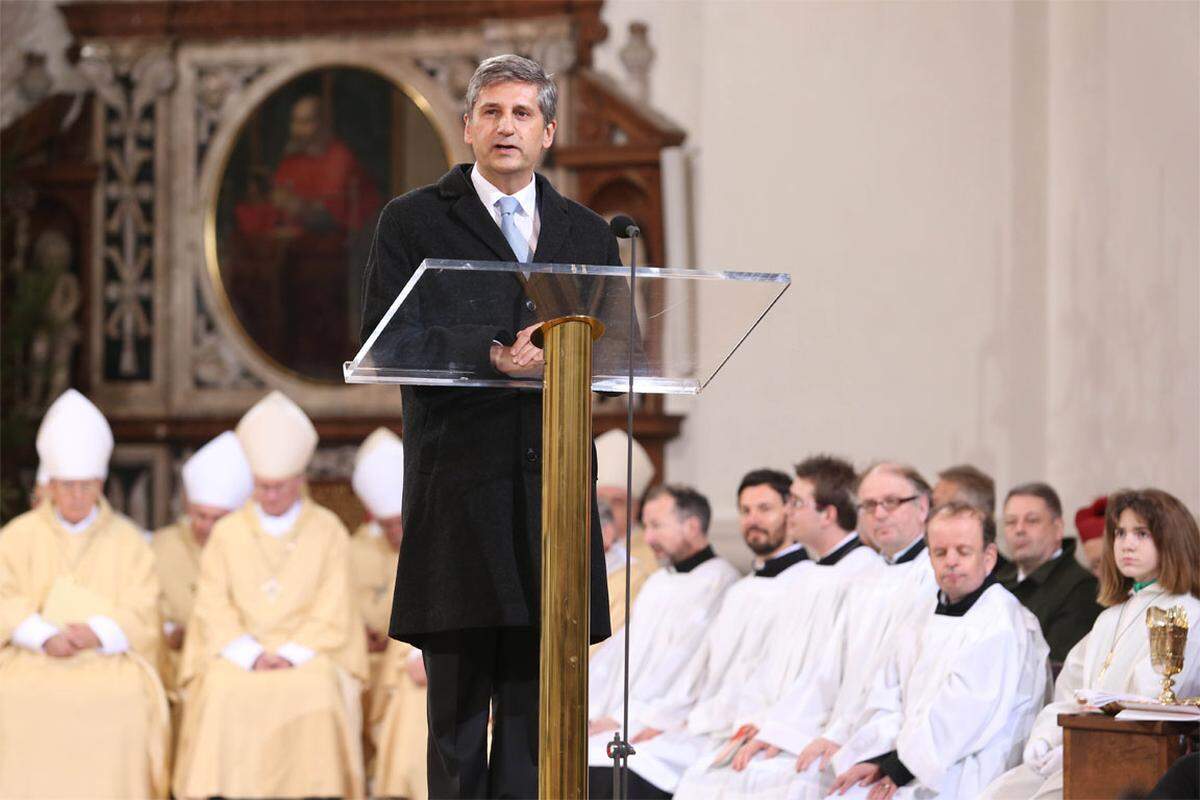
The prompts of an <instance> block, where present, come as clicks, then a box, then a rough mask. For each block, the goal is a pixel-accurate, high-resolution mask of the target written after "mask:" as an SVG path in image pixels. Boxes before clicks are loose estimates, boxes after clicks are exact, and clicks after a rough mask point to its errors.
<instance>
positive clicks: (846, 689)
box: [686, 462, 936, 798]
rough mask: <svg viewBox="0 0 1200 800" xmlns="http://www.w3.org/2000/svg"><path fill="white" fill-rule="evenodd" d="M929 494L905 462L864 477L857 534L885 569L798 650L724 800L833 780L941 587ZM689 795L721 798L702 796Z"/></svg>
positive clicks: (738, 761) (858, 586)
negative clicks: (910, 629) (833, 767)
mask: <svg viewBox="0 0 1200 800" xmlns="http://www.w3.org/2000/svg"><path fill="white" fill-rule="evenodd" d="M930 491H931V490H930V488H929V484H928V483H927V482H926V481H925V479H924V478H922V477H921V474H920V473H919V472H917V471H916V469H914V468H913V467H910V466H908V465H906V464H899V463H895V462H880V463H878V464H875V465H873V466H871V467H870V468H868V469H867V471H866V472H865V473H864V474H863V475H862V478H861V479H860V480H859V482H858V500H859V502H858V508H857V512H858V520H857V522H858V530H859V531H860V532H861V533H862V535H863V538H864V539H866V538H869V539H870V540H871V541H873V542H874V543H875V544H876V545H877V547H878V548H879V554H880V556H882V558H883V562H884V564H885V565H886V566H884V567H883V568H881V569H878V570H875V571H871V572H866V573H863V574H861V575H859V576H856V577H855V578H854V579H852V580H851V581H850V582H848V583H847V585H846V588H845V597H844V599H843V600H842V601H841V603H840V604H839V605H838V607H837V613H836V614H835V618H834V625H833V627H832V630H828V629H821V630H819V631H815V632H813V633H810V635H809V637H808V639H807V641H805V642H803V643H802V644H800V645H795V644H793V647H803V648H805V649H806V651H805V652H804V653H803V655H804V658H803V659H801V661H802V663H803V664H804V666H803V668H802V669H800V670H799V671H797V672H794V673H792V674H791V675H790V676H789V677H790V682H789V683H788V686H787V687H786V689H785V690H784V691H782V692H781V693H780V695H779V699H778V700H777V702H775V703H774V704H773V705H771V706H770V707H769V708H768V709H766V710H765V711H764V712H762V713H761V715H760V719H761V720H762V722H761V725H760V727H761V730H760V731H759V732H758V733H757V735H756V737H755V739H754V740H752V741H751V742H750V743H749V744H747V745H746V746H745V747H744V748H743V749H742V752H740V753H739V754H738V756H737V757H735V759H734V762H733V769H734V771H736V772H740V773H742V775H741V777H740V778H739V779H738V780H736V781H735V780H730V781H728V782H727V783H726V784H724V785H723V788H722V790H721V792H720V793H719V796H720V797H722V798H733V797H758V796H768V795H769V794H771V793H779V796H781V797H782V796H787V797H791V796H794V795H793V792H806V791H808V792H815V791H816V788H815V787H819V786H820V785H821V783H822V781H825V782H826V783H827V782H828V780H829V779H830V778H831V777H832V776H831V775H829V774H827V773H826V770H827V769H828V765H829V762H830V760H831V759H832V758H833V755H834V754H835V753H836V752H837V751H838V749H839V748H840V747H841V744H842V743H843V742H845V741H846V740H847V739H848V738H849V736H850V734H851V733H853V730H854V724H855V722H856V720H857V718H858V716H859V714H860V713H861V712H862V710H863V708H864V707H865V706H866V702H867V699H868V694H869V690H870V686H871V681H872V679H873V678H874V676H875V675H876V674H877V673H878V672H879V671H880V670H881V669H883V668H884V666H885V665H886V658H887V656H888V654H889V653H890V652H891V651H892V650H893V649H894V646H895V644H896V638H895V637H896V632H897V631H898V630H900V629H901V628H902V626H903V624H904V621H905V620H906V619H908V618H909V616H910V615H911V614H912V613H913V611H914V609H915V608H917V605H918V604H919V603H920V602H922V601H923V600H927V599H928V598H929V597H931V596H932V595H933V592H934V591H935V588H936V582H935V580H934V574H933V568H932V566H931V565H930V561H929V558H928V556H927V555H926V553H925V540H924V533H925V519H926V517H927V516H928V514H929V497H930ZM686 796H687V797H689V798H692V797H716V796H718V795H717V794H713V793H710V792H708V791H706V790H698V791H696V792H694V793H689V794H687V795H686Z"/></svg>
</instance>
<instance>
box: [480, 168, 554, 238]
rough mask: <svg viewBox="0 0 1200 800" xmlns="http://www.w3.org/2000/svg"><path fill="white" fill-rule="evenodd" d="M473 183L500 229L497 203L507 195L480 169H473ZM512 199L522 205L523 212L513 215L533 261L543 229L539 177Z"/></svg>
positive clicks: (532, 179) (481, 200) (534, 178)
mask: <svg viewBox="0 0 1200 800" xmlns="http://www.w3.org/2000/svg"><path fill="white" fill-rule="evenodd" d="M471 183H473V184H475V192H476V193H477V194H478V195H479V201H480V202H481V203H483V207H484V208H486V209H487V211H488V214H490V215H491V217H492V220H493V221H494V222H495V223H496V227H500V209H499V208H498V207H497V206H496V202H497V201H498V200H499V199H500V198H501V197H505V196H506V195H505V194H504V192H502V191H500V190H499V189H497V188H496V187H495V186H493V185H492V184H491V183H489V182H488V179H487V178H485V177H483V175H482V174H480V172H479V169H478V168H477V167H474V166H472V167H471ZM512 197H515V198H516V199H517V202H518V203H520V204H521V210H520V211H517V212H516V213H515V214H513V222H515V223H516V225H517V231H519V232H520V234H521V235H522V236H524V237H525V240H526V241H528V242H529V260H530V261H532V260H533V254H534V253H535V252H536V251H537V242H538V233H539V232H540V231H541V229H542V219H541V215H540V214H538V210H537V177H536V176H535V177H533V178H530V179H529V185H527V186H526V187H525V188H524V189H521V190H520V191H518V192H516V193H515V194H513V195H512Z"/></svg>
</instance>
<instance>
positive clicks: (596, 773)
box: [591, 457, 878, 798]
mask: <svg viewBox="0 0 1200 800" xmlns="http://www.w3.org/2000/svg"><path fill="white" fill-rule="evenodd" d="M854 481H855V475H854V469H853V468H852V467H851V466H850V465H849V464H847V463H845V462H843V461H839V460H838V459H832V458H827V457H818V458H813V459H809V460H807V461H805V462H804V463H803V464H800V465H799V466H798V467H797V478H796V480H795V481H793V480H792V479H790V478H789V477H788V476H787V475H786V474H784V473H782V472H777V471H775V470H765V469H760V470H754V471H752V472H750V473H748V474H747V475H746V476H745V477H743V478H742V481H741V484H740V486H739V487H738V493H737V501H738V516H739V520H740V522H741V528H742V537H743V539H744V541H745V542H746V545H747V546H748V547H749V548H750V549H751V550H752V551H753V552H754V554H755V561H754V570H753V572H752V573H751V574H749V575H747V576H745V577H743V578H742V579H741V580H739V581H738V582H736V583H735V584H734V585H733V586H731V587H730V588H729V590H728V591H727V592H726V593H725V596H724V598H723V599H722V601H721V607H720V610H719V611H718V613H717V616H716V619H715V620H714V621H713V624H712V625H711V626H710V627H709V629H708V631H707V632H706V633H705V635H704V639H703V640H702V642H701V643H700V646H699V648H697V650H696V652H695V653H694V654H693V656H692V657H691V658H690V660H689V661H688V664H687V666H686V667H685V668H684V670H683V672H682V673H681V675H680V677H679V678H678V680H676V681H675V683H674V685H673V686H672V687H671V688H670V690H669V691H668V692H667V693H666V694H664V695H662V696H660V697H653V698H650V699H648V700H647V701H645V702H642V703H638V704H636V705H633V706H631V708H630V726H631V727H630V730H631V733H632V734H633V736H632V739H631V744H632V745H633V746H634V748H635V749H636V750H637V752H636V754H635V755H634V756H633V757H632V758H630V760H629V768H630V770H631V772H632V773H633V774H632V775H631V776H630V789H629V796H630V797H631V798H637V797H669V796H670V795H671V794H672V793H673V792H675V791H676V787H677V786H678V784H679V780H680V778H681V776H682V775H683V773H684V772H685V771H686V770H687V769H688V768H689V767H691V766H692V764H693V763H695V762H697V761H698V760H699V759H700V758H701V757H702V756H703V755H704V754H705V753H707V752H709V751H711V750H713V749H719V748H720V747H721V746H723V745H724V744H725V742H726V741H727V740H728V739H729V737H730V736H731V735H732V733H733V727H734V724H735V719H736V716H737V709H738V707H739V702H738V701H739V699H740V697H741V694H742V689H743V688H744V686H745V684H746V682H747V681H748V680H750V679H751V677H752V676H753V674H754V672H755V670H756V668H757V667H758V665H760V664H761V663H762V662H763V661H764V660H765V659H766V658H767V657H768V655H769V653H770V651H771V649H772V648H773V647H774V646H775V645H776V644H777V641H776V636H775V633H774V630H775V627H774V626H775V624H776V623H777V620H778V618H779V617H780V615H787V616H789V617H790V616H796V615H800V616H805V617H808V615H809V614H810V613H812V612H813V611H814V609H816V608H819V607H823V606H822V604H821V603H818V602H817V601H818V600H819V599H821V596H822V594H823V593H824V591H826V590H828V589H829V586H828V584H826V583H825V582H824V581H823V580H822V578H824V577H832V576H833V575H834V574H838V573H840V572H841V571H842V570H843V569H850V570H853V569H854V567H853V565H854V564H855V562H860V563H866V564H870V563H873V562H877V561H878V557H877V556H876V555H875V554H874V553H872V552H871V551H870V550H869V549H867V548H865V547H862V546H861V543H859V542H858V539H857V537H856V536H855V535H854V533H853V529H854V502H853V494H852V492H853V488H854ZM804 486H806V487H807V488H806V489H804V488H801V487H804ZM818 487H819V488H818ZM803 491H807V494H806V498H807V500H808V501H812V499H813V493H814V491H816V492H817V493H818V497H820V501H819V502H818V504H819V505H820V509H819V510H818V509H815V508H810V509H809V510H810V511H813V512H814V513H813V516H814V517H815V518H816V519H818V520H821V521H822V522H823V523H824V524H822V525H820V527H821V528H822V529H823V535H822V536H806V535H805V532H806V530H801V528H803V527H804V526H803V524H802V523H803V521H804V520H801V519H800V518H799V516H800V515H797V514H795V513H794V511H795V509H796V508H797V506H800V505H801V504H803V503H804V498H801V497H800V496H799V495H798V494H797V492H803ZM795 523H801V525H800V526H799V527H798V526H797V525H796V524H795ZM842 525H846V526H848V527H849V530H846V529H845V528H843V527H842ZM798 540H801V541H803V543H801V541H798ZM809 548H811V551H812V552H813V554H814V555H815V556H816V560H815V561H814V560H812V559H810V558H809V556H808V549H809ZM821 573H825V574H821ZM802 624H803V623H801V625H802ZM610 776H611V768H601V767H592V774H591V777H592V786H593V794H602V793H604V792H608V791H611V783H610V781H611V777H610Z"/></svg>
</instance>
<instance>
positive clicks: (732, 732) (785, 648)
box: [631, 456, 880, 798]
mask: <svg viewBox="0 0 1200 800" xmlns="http://www.w3.org/2000/svg"><path fill="white" fill-rule="evenodd" d="M856 481H857V476H856V475H855V473H854V468H853V467H852V466H851V465H850V464H848V463H847V462H845V461H843V460H841V459H837V458H833V457H830V456H814V457H812V458H809V459H807V460H805V461H804V462H802V463H800V464H798V465H797V466H796V477H795V479H794V480H792V481H791V485H790V486H789V489H788V501H787V509H788V513H787V529H788V535H789V537H791V538H792V539H794V540H795V541H797V542H798V543H800V544H802V545H803V547H804V549H805V551H806V552H807V553H808V556H809V559H810V560H806V561H803V562H802V563H800V564H799V565H797V566H794V567H792V568H790V569H788V570H787V571H786V572H784V573H783V574H782V575H780V577H779V578H778V580H777V581H775V582H774V583H775V586H774V587H772V588H773V589H774V591H773V592H772V593H771V594H769V595H763V596H761V597H759V598H757V604H756V606H755V607H748V606H743V607H741V608H735V609H732V611H733V612H734V613H731V614H729V615H728V616H729V617H730V619H729V623H728V624H729V629H730V630H731V631H733V632H738V631H741V630H743V629H744V630H746V631H747V632H746V633H741V637H742V640H743V641H744V642H746V643H745V644H742V645H739V647H738V650H737V660H736V662H735V663H734V664H733V668H732V669H731V668H728V667H725V666H724V665H720V664H718V665H716V666H715V667H714V666H710V668H709V671H710V674H713V675H716V676H718V679H717V681H716V682H717V683H718V689H717V691H716V692H715V693H714V694H713V695H712V696H709V697H705V698H703V699H702V700H701V701H700V702H698V703H697V704H696V707H695V708H693V709H692V710H691V712H690V713H689V714H688V717H687V720H686V730H687V731H688V732H689V733H691V734H692V735H694V736H695V737H696V738H697V739H698V740H699V743H700V744H701V745H703V747H702V749H699V750H698V751H694V752H695V755H694V758H693V760H692V762H691V763H690V764H688V765H686V767H687V768H686V773H685V774H684V775H683V776H682V779H681V780H680V783H679V785H678V788H677V792H676V793H677V794H678V795H679V796H680V797H713V798H716V797H723V796H725V794H727V793H728V792H730V791H735V792H736V791H738V787H739V786H740V784H741V781H742V776H741V775H740V774H738V772H737V771H735V770H734V769H729V768H728V767H729V766H730V761H731V759H732V758H734V754H735V753H737V752H738V750H739V748H740V747H741V746H743V745H744V744H745V743H746V742H747V741H749V740H752V739H753V740H754V741H755V742H757V739H755V738H754V737H755V736H756V735H757V734H758V730H759V726H760V725H762V724H763V718H762V716H761V715H762V712H763V711H764V709H767V708H770V707H771V706H772V704H773V703H775V702H777V701H778V699H779V697H780V695H781V694H782V693H783V692H784V691H785V690H786V689H787V688H788V687H789V686H790V685H791V683H790V682H791V680H792V678H793V676H794V674H795V670H797V669H798V668H799V667H800V666H801V665H803V664H804V663H805V661H806V659H807V658H809V657H811V658H814V659H816V660H818V661H821V662H822V663H836V661H837V659H836V654H835V653H829V652H827V648H826V647H825V645H826V644H827V641H828V638H827V635H828V634H829V633H830V632H832V631H833V630H834V628H835V620H836V618H837V615H838V607H839V605H840V603H841V600H842V598H843V597H844V596H845V595H846V592H847V591H849V587H853V586H854V585H855V582H856V580H857V579H858V578H859V577H860V576H862V575H864V574H868V573H870V572H872V571H874V570H877V569H879V568H880V566H879V557H878V556H877V555H876V554H875V553H874V552H873V551H871V550H870V549H869V548H867V547H863V546H862V543H861V542H860V541H859V539H858V536H857V534H855V532H854V529H855V527H856V525H857V514H856V511H855V506H854V485H855V483H856ZM776 560H778V558H777V559H776ZM770 564H771V562H770V561H768V562H767V563H766V564H765V565H764V568H769V567H770ZM732 597H733V595H731V598H732ZM730 602H731V600H730V599H728V598H727V600H726V605H727V606H728V605H729V603H730ZM722 613H723V616H724V610H723V612H722ZM751 634H757V635H756V637H755V638H750V637H751ZM729 635H730V634H726V636H729ZM735 641H736V638H735ZM814 677H815V676H814ZM650 744H653V742H651V743H650ZM635 746H636V745H635ZM643 749H644V748H643ZM635 758H636V757H635ZM631 763H636V762H635V761H631Z"/></svg>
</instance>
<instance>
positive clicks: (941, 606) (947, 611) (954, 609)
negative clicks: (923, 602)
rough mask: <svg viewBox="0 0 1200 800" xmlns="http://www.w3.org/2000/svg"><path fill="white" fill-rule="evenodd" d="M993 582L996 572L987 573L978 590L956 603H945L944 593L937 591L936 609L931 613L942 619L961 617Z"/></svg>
mask: <svg viewBox="0 0 1200 800" xmlns="http://www.w3.org/2000/svg"><path fill="white" fill-rule="evenodd" d="M995 582H996V570H992V571H991V572H989V573H988V576H987V577H986V578H984V579H983V583H981V584H980V585H979V588H978V589H976V590H975V591H973V592H971V593H970V594H969V595H967V596H966V597H964V598H963V599H962V600H959V601H958V602H957V603H947V602H946V593H945V592H943V591H942V590H940V589H939V590H938V604H937V609H936V610H935V611H934V612H933V613H935V614H941V615H942V616H944V617H961V616H962V615H963V614H966V613H967V612H968V611H970V610H971V606H973V605H975V601H976V600H978V599H979V598H980V597H981V596H982V595H983V593H984V592H986V591H987V590H988V587H989V586H991V585H992V584H993V583H995Z"/></svg>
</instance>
